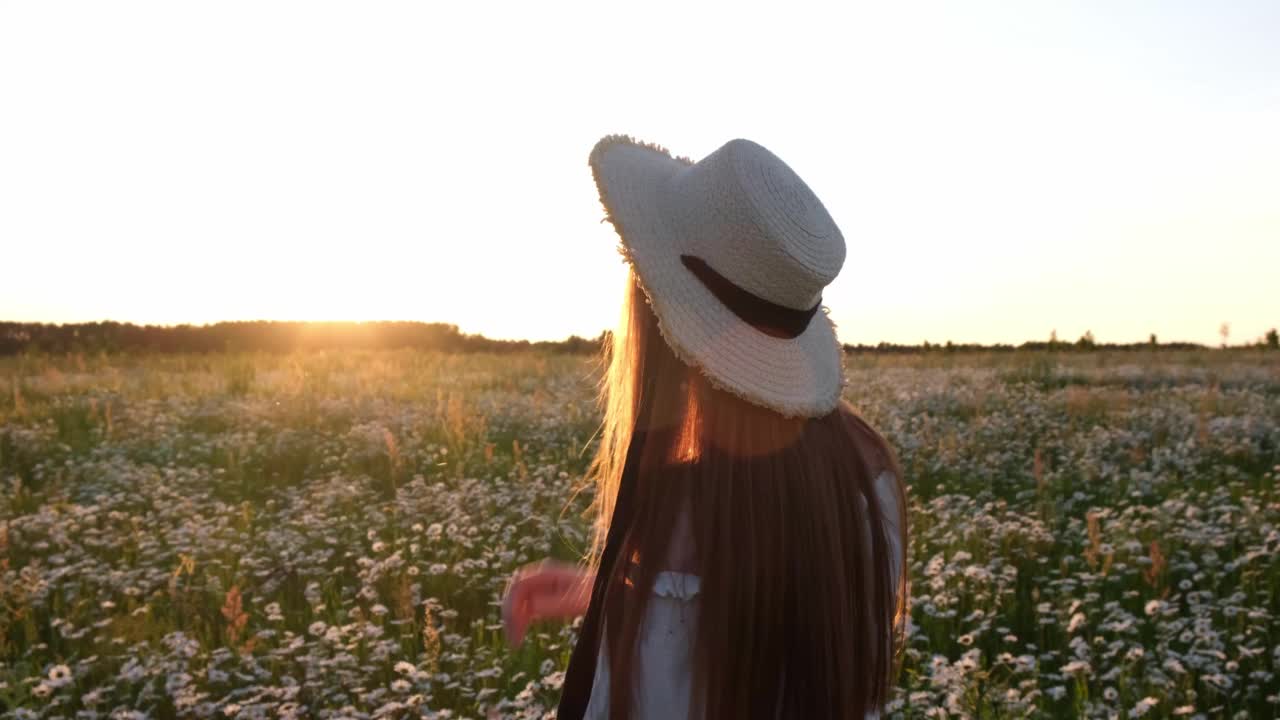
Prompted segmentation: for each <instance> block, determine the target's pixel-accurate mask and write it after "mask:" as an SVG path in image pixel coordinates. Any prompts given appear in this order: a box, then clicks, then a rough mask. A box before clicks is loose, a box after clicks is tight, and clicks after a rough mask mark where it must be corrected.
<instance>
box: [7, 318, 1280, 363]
mask: <svg viewBox="0 0 1280 720" xmlns="http://www.w3.org/2000/svg"><path fill="white" fill-rule="evenodd" d="M608 337H609V332H608V331H605V332H602V333H601V334H600V335H599V336H597V337H595V338H581V337H578V336H577V335H572V336H570V337H568V338H566V339H564V340H558V341H540V342H530V341H528V340H494V339H492V338H487V337H485V336H483V335H473V334H467V333H463V332H461V331H460V330H459V329H458V326H457V325H451V324H447V323H423V322H276V321H251V322H222V323H216V324H213V325H175V326H164V325H134V324H131V323H118V322H97V323H77V324H68V325H53V324H46V323H18V322H0V355H17V354H21V353H53V354H61V353H75V352H87V353H99V352H105V353H121V352H156V353H175V352H195V353H209V352H227V351H260V352H292V351H296V350H340V349H343V350H345V349H396V348H420V349H424V350H428V349H429V350H442V351H445V352H464V353H465V352H494V353H503V352H514V351H520V350H531V349H532V350H544V351H548V352H555V353H579V354H581V353H593V352H597V351H598V350H599V349H600V347H601V344H602V343H603V342H605V341H606V340H607V339H608ZM1207 347H1208V346H1206V345H1201V344H1199V343H1187V342H1174V343H1162V342H1159V341H1157V339H1156V337H1155V336H1154V335H1152V336H1151V337H1150V339H1149V340H1148V341H1147V342H1142V343H1124V344H1115V343H1098V342H1095V341H1094V338H1093V335H1092V333H1085V335H1084V336H1083V337H1081V338H1080V339H1079V340H1076V341H1060V340H1058V339H1056V337H1051V339H1050V340H1047V341H1036V342H1024V343H1022V344H1021V345H1005V344H997V345H979V344H974V343H952V342H946V343H942V344H933V343H929V342H924V343H922V344H920V345H896V344H892V343H883V342H882V343H878V344H876V345H862V344H859V345H849V344H846V345H845V346H844V348H845V351H846V352H850V353H918V352H974V351H985V352H992V351H995V352H1002V351H1009V352H1012V351H1019V350H1058V351H1082V352H1088V351H1095V350H1152V349H1165V350H1203V349H1207ZM1233 347H1270V348H1272V349H1276V348H1278V347H1280V342H1278V338H1277V335H1276V331H1275V330H1274V329H1273V330H1271V331H1270V332H1268V333H1267V335H1266V337H1265V338H1263V339H1261V340H1259V341H1257V342H1256V343H1249V344H1247V345H1243V346H1241V345H1236V346H1233Z"/></svg>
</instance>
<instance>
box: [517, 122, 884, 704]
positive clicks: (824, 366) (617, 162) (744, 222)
mask: <svg viewBox="0 0 1280 720" xmlns="http://www.w3.org/2000/svg"><path fill="white" fill-rule="evenodd" d="M590 164H591V168H592V171H593V174H594V177H595V181H596V185H597V188H598V190H599V192H600V198H601V201H602V203H603V204H604V207H605V210H606V212H607V213H608V219H609V220H610V222H612V223H613V225H614V228H615V229H616V230H617V231H618V234H619V236H620V238H621V243H620V245H619V248H620V250H621V252H622V253H623V255H624V257H625V258H626V260H627V261H628V264H629V266H630V270H629V273H628V290H627V293H626V295H625V297H624V304H623V314H622V318H621V322H620V325H619V327H618V329H617V330H616V331H615V332H614V334H613V341H612V348H611V351H610V353H609V361H608V362H609V365H608V372H607V374H606V376H605V379H604V384H603V386H602V393H601V398H602V403H603V406H604V411H605V413H604V414H605V417H604V425H603V429H602V435H601V442H600V446H599V450H598V453H597V455H596V457H595V461H594V463H593V464H592V466H591V469H590V471H589V476H590V477H592V478H593V479H594V481H595V483H596V503H595V506H596V534H595V542H594V544H593V547H592V549H591V552H590V553H589V556H588V558H587V560H586V562H585V564H584V566H583V567H577V566H570V565H564V564H559V563H551V562H543V563H538V564H536V565H532V566H528V567H525V568H523V569H521V570H520V571H518V572H517V573H516V576H515V577H514V578H513V580H512V582H511V583H510V585H509V587H508V591H507V593H506V597H505V598H504V603H503V614H504V622H505V627H506V630H507V635H508V639H509V640H510V641H511V642H512V644H516V645H518V644H519V643H520V642H521V640H522V639H523V636H524V633H525V631H526V629H527V628H528V626H529V624H530V623H531V622H534V621H536V620H540V619H547V618H562V619H569V618H573V617H576V616H579V615H583V614H585V618H584V620H583V625H582V630H581V632H580V634H579V638H578V644H577V646H576V647H575V648H574V652H573V655H572V657H571V659H570V663H569V668H568V670H567V671H566V676H565V683H564V689H563V691H562V697H561V702H560V707H559V714H558V717H559V718H560V720H577V719H578V718H583V717H586V718H605V717H610V718H632V719H643V718H684V717H691V718H769V719H770V720H773V718H779V717H785V718H855V717H859V718H860V717H865V716H871V717H875V716H878V714H879V712H880V710H881V709H882V708H883V706H884V703H885V701H886V698H887V695H888V693H889V690H890V688H891V686H892V680H893V678H894V677H895V675H896V672H897V659H898V654H897V652H896V650H897V649H899V647H900V641H901V631H902V622H903V619H904V608H905V607H906V596H907V584H906V580H905V574H904V573H903V572H902V567H903V557H904V553H905V548H906V541H907V528H906V522H905V500H904V494H903V488H902V484H901V472H900V469H899V466H898V463H897V460H896V457H895V454H894V452H893V451H892V449H891V448H890V447H889V446H888V444H887V443H886V442H885V440H884V439H883V438H882V437H881V436H880V435H879V434H878V433H877V432H876V431H875V430H873V429H872V428H871V427H870V426H868V424H867V423H866V422H864V421H863V420H862V419H861V418H860V417H859V416H858V415H857V413H856V412H855V411H854V410H853V408H852V407H851V406H850V405H849V404H848V403H847V402H845V401H843V400H841V393H842V390H843V386H844V385H845V379H844V374H843V365H842V362H841V360H842V355H843V353H842V348H841V345H840V344H839V342H838V341H837V339H836V335H835V330H834V325H833V323H832V322H831V321H830V320H829V318H828V317H827V314H826V312H818V310H819V309H820V307H821V293H822V290H823V289H824V288H825V287H826V285H827V284H829V283H830V282H831V281H832V280H833V279H834V278H835V276H836V274H837V273H838V272H839V270H840V268H841V266H842V265H843V263H844V258H845V246H844V239H843V237H842V236H841V234H840V231H839V229H838V228H837V227H836V225H835V223H834V221H833V220H832V219H831V217H830V215H829V214H828V213H827V211H826V209H825V208H824V207H823V206H822V203H821V202H820V201H819V200H818V199H817V197H815V196H814V194H813V193H812V191H811V190H810V189H809V188H808V186H806V185H805V184H804V182H803V181H801V180H800V178H799V177H797V176H796V174H795V173H794V172H793V171H792V170H791V169H790V168H789V167H787V165H786V164H785V163H783V162H782V161H781V160H780V159H778V158H777V156H775V155H773V154H772V153H770V152H769V151H768V150H766V149H765V148H763V147H761V146H759V145H757V144H755V143H752V142H750V141H746V140H734V141H731V142H729V143H727V144H725V145H724V146H723V147H721V148H720V149H718V150H717V151H715V152H714V153H712V154H711V155H709V156H708V157H706V158H705V159H703V160H702V161H700V162H698V163H693V162H691V161H690V160H688V159H687V158H673V157H672V156H671V155H670V154H668V153H667V152H666V151H665V150H663V149H662V148H660V147H656V146H653V145H647V144H644V143H640V142H637V141H634V140H632V139H630V138H627V137H622V136H610V137H606V138H604V139H603V140H601V141H600V143H598V144H597V145H596V147H595V149H594V150H593V152H592V154H591V160H590ZM868 500H871V502H868ZM617 648H626V651H620V650H617Z"/></svg>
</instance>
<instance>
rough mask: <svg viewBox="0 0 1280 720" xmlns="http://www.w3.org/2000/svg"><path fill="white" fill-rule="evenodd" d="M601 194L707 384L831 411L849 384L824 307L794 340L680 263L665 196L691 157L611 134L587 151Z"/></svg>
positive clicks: (646, 285) (800, 409) (673, 332)
mask: <svg viewBox="0 0 1280 720" xmlns="http://www.w3.org/2000/svg"><path fill="white" fill-rule="evenodd" d="M590 164H591V171H592V174H593V176H594V177H595V182H596V188H597V189H598V190H599V193H600V201H601V203H602V204H603V205H604V207H605V211H606V212H607V213H608V218H609V220H610V221H611V222H612V223H613V226H614V229H615V230H617V232H618V235H619V238H620V240H621V248H622V250H623V253H624V254H625V255H626V257H627V260H628V261H629V262H630V263H631V266H632V268H634V270H635V273H636V275H637V276H638V277H639V280H640V285H641V287H642V289H643V290H644V292H645V296H646V297H647V298H648V300H649V304H650V306H651V307H652V308H653V310H654V314H655V315H657V318H658V328H659V330H660V331H661V332H662V336H663V337H664V338H665V339H666V341H667V344H668V345H670V346H671V349H672V351H673V352H674V353H675V354H676V356H677V357H678V358H680V360H682V361H683V362H685V363H686V364H689V365H692V366H694V367H697V368H698V369H699V370H700V371H701V372H702V373H703V375H705V376H706V377H707V379H708V380H709V381H710V383H711V384H712V385H713V386H715V387H717V388H719V389H721V390H724V391H727V392H731V393H733V394H735V395H737V396H739V397H741V398H743V399H745V400H747V401H748V402H751V403H754V404H757V405H762V406H764V407H767V408H770V409H772V410H774V411H776V412H778V413H781V414H782V415H785V416H788V417H818V416H822V415H826V414H827V413H829V412H831V411H832V410H835V409H836V407H837V406H838V405H839V402H840V395H841V392H842V390H843V387H844V384H845V378H844V366H843V356H844V351H843V348H842V347H841V345H840V342H839V341H838V340H837V338H836V332H835V324H834V323H833V322H832V321H831V319H830V317H829V316H828V314H827V311H826V308H825V307H823V308H822V310H821V312H818V313H815V314H814V316H813V319H812V320H810V321H809V325H808V327H807V328H806V329H805V330H804V331H803V332H802V333H800V334H799V335H797V336H796V337H794V338H782V337H775V336H772V335H769V334H766V333H764V332H762V331H760V330H758V329H756V328H755V327H752V326H751V325H749V324H747V323H746V322H744V321H742V320H741V319H739V318H738V316H737V315H735V314H734V313H733V311H732V310H730V309H729V308H727V307H725V306H724V305H723V304H722V303H721V302H720V301H719V300H718V299H717V298H716V297H715V296H714V295H712V294H711V291H710V290H708V289H707V288H706V287H704V286H703V285H702V283H701V282H700V281H699V280H698V279H697V278H696V277H695V276H694V275H693V273H691V272H690V271H689V270H688V268H686V267H685V266H684V265H683V264H682V263H681V262H680V257H679V256H680V253H681V251H682V247H681V246H682V243H681V242H680V238H679V236H678V233H676V232H675V231H674V230H672V229H671V223H670V221H669V212H668V210H667V209H666V208H665V206H664V203H663V200H662V195H663V191H664V189H666V188H668V187H669V185H668V183H669V182H670V181H671V180H672V178H673V177H674V176H675V175H677V174H678V173H681V172H683V171H684V170H686V169H687V168H689V167H690V166H691V165H692V163H691V161H689V160H688V159H687V158H674V157H672V156H671V155H670V154H669V153H668V152H667V151H665V150H663V149H662V148H660V147H657V146H653V145H648V144H645V143H641V142H638V141H635V140H633V139H631V138H629V137H626V136H609V137H606V138H604V139H602V140H601V141H600V142H599V143H597V144H596V146H595V148H594V149H593V150H592V152H591V160H590Z"/></svg>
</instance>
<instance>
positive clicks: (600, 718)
mask: <svg viewBox="0 0 1280 720" xmlns="http://www.w3.org/2000/svg"><path fill="white" fill-rule="evenodd" d="M896 487H897V483H896V481H895V480H894V477H893V474H892V473H891V472H889V471H888V470H886V471H884V472H882V473H880V475H879V476H878V477H877V478H876V481H875V491H876V497H877V499H878V500H879V501H880V506H881V508H883V510H882V512H883V513H884V517H885V524H886V529H887V531H888V533H887V534H888V536H889V543H890V547H891V549H892V550H893V551H894V552H893V553H892V554H891V555H890V559H889V573H890V576H891V582H897V578H898V573H900V572H901V570H902V566H903V557H902V548H900V547H898V541H897V533H898V523H899V522H900V519H899V518H898V505H897V496H896ZM681 520H682V521H685V522H687V519H686V518H684V517H682V518H681ZM682 524H683V523H682ZM687 533H688V531H687V526H685V529H683V530H682V529H680V528H677V533H676V537H687V536H688V535H687ZM866 547H870V537H869V536H868V538H867V545H866ZM676 567H679V565H676ZM698 585H699V580H698V576H697V575H691V574H688V573H681V572H660V573H658V574H657V577H656V579H655V580H654V583H653V597H652V598H650V599H649V605H648V608H647V609H646V611H645V620H644V623H643V625H642V626H641V633H640V639H639V647H638V649H637V656H636V660H637V663H636V665H635V666H634V667H635V673H636V675H635V677H634V678H633V680H632V687H633V688H634V691H633V693H632V696H633V698H634V699H633V701H632V702H633V705H632V710H631V717H632V718H634V720H659V719H661V720H680V719H681V718H688V708H689V693H690V683H691V682H692V674H693V665H692V652H693V647H692V645H693V643H692V638H693V633H694V630H695V623H697V621H698V606H697V603H695V602H694V598H695V597H696V596H697V594H698V589H699V588H698ZM601 635H602V637H603V636H604V632H603V628H602V629H601ZM606 645H607V643H606V642H605V641H604V640H602V641H601V643H600V653H599V655H598V656H597V658H596V674H595V681H594V683H593V684H592V686H591V699H590V700H589V701H588V702H587V710H586V713H585V714H584V717H585V719H586V720H604V719H606V718H608V717H609V659H608V658H609V654H608V648H607V647H606ZM867 717H868V718H878V717H879V713H877V712H872V713H869V714H868V715H867Z"/></svg>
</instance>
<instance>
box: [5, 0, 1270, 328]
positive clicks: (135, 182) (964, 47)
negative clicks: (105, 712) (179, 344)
mask: <svg viewBox="0 0 1280 720" xmlns="http://www.w3.org/2000/svg"><path fill="white" fill-rule="evenodd" d="M1278 35H1280V5H1277V4H1274V3H1267V2H1240V3H1230V4H1222V3H1214V4H1193V3H1163V2H1161V3H1154V2H1153V3H1132V4H1130V3H1126V4H1123V5H1115V4H1111V3H1081V4H1071V5H1065V4H1063V5H1058V4H1053V5H1049V4H1021V3H1020V4H1010V3H1003V2H999V3H995V2H993V3H965V4H962V5H956V4H941V3H939V4H933V3H878V4H852V5H843V4H842V5H841V6H840V9H837V8H835V7H830V6H807V5H804V4H788V5H786V6H785V10H784V6H782V5H777V4H771V5H767V6H764V7H763V8H762V9H758V10H756V9H751V8H748V7H746V6H744V5H743V4H733V5H726V6H722V7H713V6H711V5H701V4H699V5H696V6H693V7H690V6H687V5H684V4H672V5H670V6H668V7H665V8H664V7H662V6H659V5H653V4H650V5H646V8H645V12H644V14H643V16H640V17H637V16H634V15H633V14H632V13H630V12H624V11H623V10H620V9H613V8H610V7H607V6H604V5H601V4H598V3H596V4H585V3H584V4H580V5H576V6H567V5H547V4H542V3H533V4H518V3H510V4H506V5H503V6H501V7H500V8H495V7H491V6H487V5H486V6H481V5H477V4H470V3H449V4H438V3H385V4H384V3H378V4H376V5H370V4H367V3H331V2H322V3H310V2H308V3H303V2H261V1H254V2H221V3H213V4H189V3H165V2H149V3H141V2H122V3H89V2H85V3H73V4H70V5H67V4H61V3H59V4H50V3H4V4H0V266H3V268H4V274H3V281H2V282H0V319H6V320H32V321H55V322H69V321H88V320H100V319H114V320H122V321H134V322H147V323H166V324H171V323H183V322H194V323H202V322H212V321H217V320H235V319H295V320H309V319H330V320H360V319H388V320H424V321H443V322H452V323H456V324H458V325H460V326H461V328H462V329H463V330H464V331H466V332H482V333H484V334H486V335H489V336H491V337H499V338H505V337H512V338H529V339H559V338H563V337H565V336H567V335H569V334H570V333H575V334H578V335H583V336H594V335H596V334H598V333H599V332H600V330H602V329H604V328H605V327H609V326H611V325H612V324H613V322H614V320H615V319H616V308H617V305H618V302H619V299H620V290H619V288H620V284H621V280H622V278H623V266H622V264H621V259H620V257H619V256H618V254H617V253H616V251H615V248H614V246H615V238H614V236H613V231H612V228H611V227H610V226H609V225H608V224H601V223H600V219H601V217H602V215H603V213H602V211H601V209H600V206H599V203H598V200H597V196H596V191H595V188H594V186H593V185H592V182H591V175H590V172H589V169H588V168H587V154H588V152H589V151H590V149H591V146H592V145H593V144H594V142H595V141H596V139H598V138H599V137H601V136H603V135H605V134H608V133H615V132H622V133H628V134H632V135H635V136H637V137H640V138H642V139H645V140H650V141H654V142H658V143H660V144H663V145H665V146H667V147H669V148H671V150H672V151H673V152H675V153H678V154H683V155H689V156H691V157H694V158H695V159H696V158H700V157H702V156H705V155H706V154H708V153H710V152H711V151H713V150H714V149H716V148H717V147H719V145H720V144H722V143H723V142H725V141H726V140H729V139H731V138H734V137H748V138H751V139H754V140H757V141H759V142H761V143H762V144H764V145H765V146H767V147H769V148H770V149H771V150H773V151H774V152H776V153H777V154H778V155H779V156H781V157H782V158H783V159H784V160H786V161H787V162H788V163H789V164H790V165H791V166H792V167H793V168H795V169H796V170H797V172H798V173H799V174H800V175H801V176H802V177H804V178H805V179H806V181H808V183H809V184H810V185H811V186H812V187H813V188H814V190H815V191H816V192H817V194H818V195H819V197H821V198H822V199H823V200H824V202H825V203H826V204H827V206H828V208H829V210H830V211H831V213H832V215H833V216H834V217H835V219H836V221H837V222H838V223H839V224H840V226H841V228H842V229H843V231H844V234H845V237H846V240H847V242H848V244H849V255H848V261H847V262H846V265H845V267H844V271H843V272H842V274H841V276H840V277H839V278H838V279H837V280H836V281H835V283H834V284H833V285H832V287H831V288H829V290H828V292H827V293H825V295H824V297H825V301H826V303H827V305H828V306H830V307H831V309H832V317H833V318H834V319H835V321H836V322H837V324H838V326H839V332H840V336H841V339H842V340H844V341H846V342H872V343H874V342H877V341H880V340H885V341H891V342H906V343H916V342H920V341H922V340H926V339H928V340H931V341H934V342H942V341H945V340H948V339H951V340H955V341H957V342H960V341H969V342H996V341H1001V342H1015V343H1016V342H1021V341H1023V340H1028V339H1046V338H1047V337H1048V335H1049V333H1050V331H1052V330H1056V331H1057V333H1058V335H1059V337H1061V338H1064V339H1074V338H1076V337H1079V336H1080V335H1081V334H1082V333H1083V332H1085V331H1086V330H1092V332H1093V333H1094V335H1095V336H1096V337H1097V338H1098V339H1099V341H1104V342H1107V341H1114V342H1128V341H1136V340H1144V339H1146V337H1147V334H1148V333H1157V334H1158V335H1159V337H1160V338H1161V339H1167V340H1192V341H1199V342H1206V343H1212V344H1216V343H1217V342H1218V340H1219V338H1218V335H1217V332H1218V327H1219V325H1220V324H1221V323H1222V322H1224V321H1229V322H1231V324H1232V328H1233V331H1232V340H1233V341H1243V340H1251V339H1253V338H1256V337H1258V336H1260V335H1261V334H1262V333H1263V332H1264V331H1265V330H1266V329H1267V328H1269V327H1273V326H1274V325H1276V324H1277V323H1278V322H1280V293H1276V292H1275V290H1274V283H1275V280H1274V273H1275V268H1276V267H1280V203H1278V202H1277V200H1276V199H1277V198H1280V133H1277V132H1276V131H1275V128H1277V127H1280V45H1278V44H1276V43H1275V42H1274V38H1275V37H1277V36H1278Z"/></svg>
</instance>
